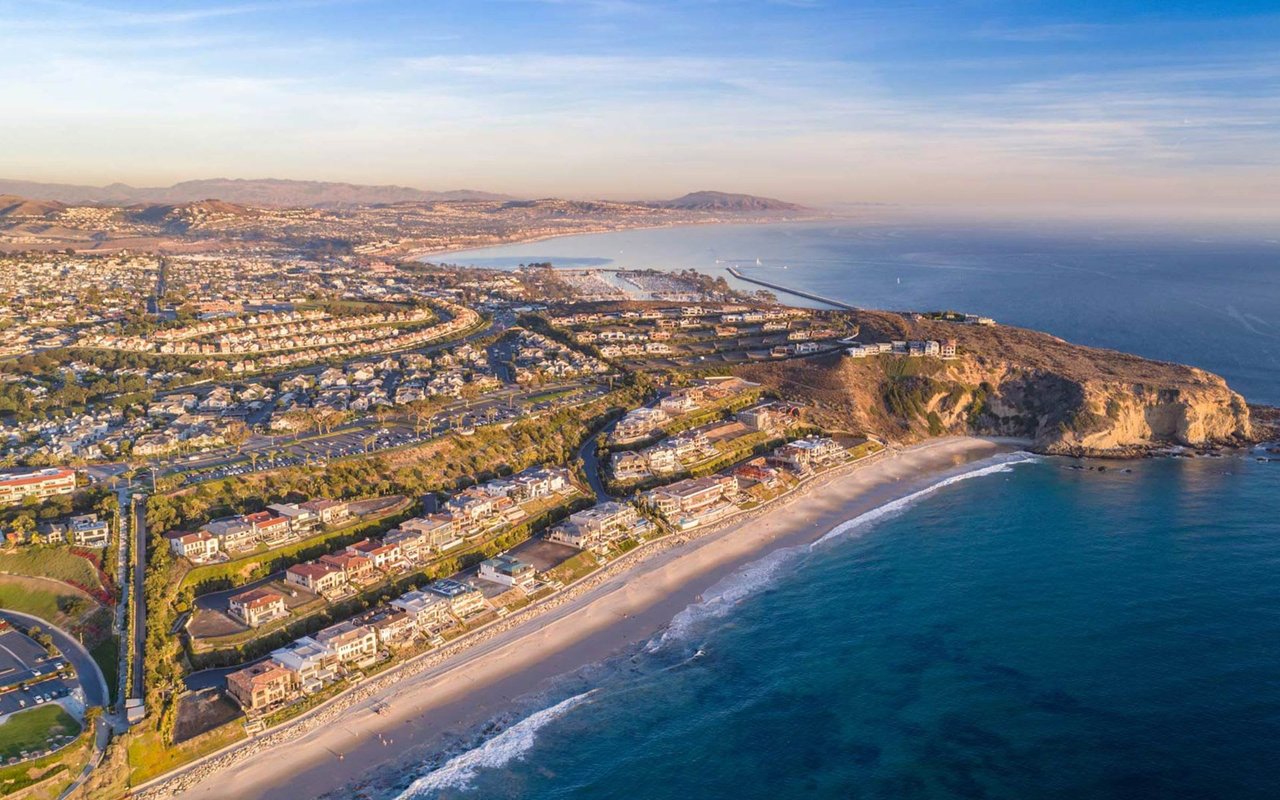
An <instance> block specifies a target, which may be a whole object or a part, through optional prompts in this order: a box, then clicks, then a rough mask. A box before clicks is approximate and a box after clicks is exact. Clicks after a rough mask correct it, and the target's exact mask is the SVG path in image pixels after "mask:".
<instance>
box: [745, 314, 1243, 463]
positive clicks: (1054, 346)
mask: <svg viewBox="0 0 1280 800" xmlns="http://www.w3.org/2000/svg"><path fill="white" fill-rule="evenodd" d="M859 321H860V323H861V325H862V335H861V337H860V338H862V339H864V340H868V341H883V340H887V339H938V340H942V339H954V340H956V341H957V344H958V349H959V352H960V357H959V358H957V359H956V360H954V361H942V360H940V359H935V358H905V357H890V356H877V357H871V358H867V359H850V358H844V357H829V358H825V359H815V360H803V361H802V360H795V361H788V362H782V363H778V364H770V365H761V366H756V367H749V368H746V369H745V370H744V374H745V375H746V376H747V377H750V378H753V379H759V380H762V381H764V382H766V383H768V384H771V385H774V386H777V387H778V388H779V389H781V390H782V391H783V392H784V393H785V394H787V395H788V396H797V397H800V398H804V399H807V400H808V401H809V402H810V403H811V405H812V406H813V413H814V415H815V417H816V418H817V421H820V422H821V423H823V424H825V425H828V426H832V427H835V428H843V429H846V430H850V431H858V432H865V433H872V434H876V435H880V436H883V437H886V438H889V439H893V440H897V441H914V440H918V439H921V438H925V437H928V436H937V435H943V434H953V433H981V434H996V435H1007V436H1019V437H1026V438H1030V439H1033V440H1034V441H1035V447H1036V449H1037V450H1040V451H1042V452H1048V453H1062V454H1077V455H1085V454H1090V455H1128V454H1137V453H1140V452H1143V451H1146V450H1150V449H1154V448H1160V447H1166V446H1169V445H1185V446H1190V447H1213V446H1223V445H1226V446H1229V445H1237V444H1243V443H1246V442H1249V441H1252V440H1253V439H1254V432H1253V429H1252V426H1251V424H1250V415H1249V409H1248V407H1247V405H1246V404H1245V402H1244V399H1243V398H1242V397H1240V395H1238V394H1236V393H1235V392H1233V391H1231V389H1230V388H1229V387H1228V386H1227V384H1226V382H1225V381H1224V380H1222V378H1220V377H1218V376H1216V375H1213V374H1211V373H1208V372H1205V371H1203V370H1199V369H1195V368H1193V367H1186V366H1182V365H1179V364H1168V363H1163V362H1155V361H1149V360H1146V359H1142V358H1138V357H1136V356H1132V355H1129V354H1126V353H1118V352H1114V351H1110V350H1100V349H1097V348H1088V347H1080V346H1077V345H1072V344H1068V343H1067V342H1064V341H1062V340H1061V339H1057V338H1055V337H1052V336H1049V335H1047V334H1043V333H1038V332H1035V331H1029V330H1023V329H1018V328H1008V327H1004V326H998V327H995V328H979V327H975V326H964V325H955V324H949V323H940V322H931V321H922V320H914V321H913V320H909V319H905V318H903V317H901V316H898V315H893V314H886V313H880V312H863V313H862V314H861V319H860V320H859Z"/></svg>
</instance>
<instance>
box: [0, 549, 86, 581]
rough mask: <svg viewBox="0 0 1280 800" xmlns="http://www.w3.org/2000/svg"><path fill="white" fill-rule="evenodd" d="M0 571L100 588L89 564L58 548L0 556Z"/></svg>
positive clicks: (20, 550) (28, 550)
mask: <svg viewBox="0 0 1280 800" xmlns="http://www.w3.org/2000/svg"><path fill="white" fill-rule="evenodd" d="M0 572H8V573H12V574H14V575H40V576H43V577H46V578H53V579H54V580H59V581H70V582H73V583H78V584H80V585H81V586H88V587H91V588H96V587H99V586H101V585H102V584H101V583H100V582H99V581H98V573H97V572H96V571H95V570H94V568H93V565H92V564H90V563H89V562H88V561H86V560H85V559H83V558H81V557H80V556H77V555H74V554H73V553H72V552H71V551H70V550H67V549H66V548H62V547H24V548H21V549H19V550H16V551H14V552H3V553H0Z"/></svg>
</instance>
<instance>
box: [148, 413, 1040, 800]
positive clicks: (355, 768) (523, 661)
mask: <svg viewBox="0 0 1280 800" xmlns="http://www.w3.org/2000/svg"><path fill="white" fill-rule="evenodd" d="M1016 449H1018V447H1017V444H1016V443H1013V442H1007V441H999V442H997V441H992V440H985V439H976V438H949V439H941V440H934V441H930V442H927V443H924V444H922V445H918V446H915V447H911V448H906V449H903V450H900V451H898V452H897V453H895V454H894V455H893V456H891V457H888V458H884V459H881V460H879V461H878V462H876V463H874V464H868V465H865V466H863V467H862V468H860V469H857V470H854V471H852V472H848V473H843V474H836V475H835V476H833V477H822V478H818V479H817V480H815V481H814V482H813V483H812V484H811V485H810V486H808V487H806V489H804V490H802V491H801V492H799V493H798V494H797V496H795V497H793V498H789V499H787V500H784V501H782V502H780V503H778V504H777V505H776V506H773V507H771V508H768V509H766V510H765V511H763V512H762V513H760V514H759V515H756V516H752V517H750V518H747V519H744V520H741V521H736V522H731V523H729V524H728V525H726V526H725V527H723V528H722V529H720V530H715V531H711V532H709V533H707V534H705V535H703V536H701V537H698V538H693V539H691V540H690V541H687V542H684V543H681V544H678V545H676V546H674V547H668V548H666V549H659V548H658V547H656V546H655V548H654V550H655V551H656V552H651V553H640V554H638V557H637V558H636V560H634V561H632V562H631V563H630V564H629V568H628V569H625V570H623V571H621V572H620V573H619V574H616V575H612V576H610V577H609V578H607V579H605V580H603V581H601V582H600V583H599V584H598V585H595V586H592V587H591V588H590V589H588V590H587V591H585V592H583V593H582V594H580V595H579V596H576V597H573V598H572V599H570V600H567V601H566V602H564V603H563V604H561V605H559V606H556V607H554V608H550V609H549V610H546V611H544V612H542V613H540V614H538V615H537V616H534V617H533V618H531V619H529V620H527V621H524V622H522V623H521V624H519V625H516V626H514V627H512V628H511V629H509V630H505V631H502V632H501V633H498V634H496V635H494V636H492V637H491V638H488V639H487V640H485V641H483V642H479V643H477V644H475V645H473V646H472V647H470V648H469V649H467V650H465V651H463V652H462V653H460V654H458V655H457V656H455V657H453V658H450V659H448V660H447V661H445V662H443V663H440V664H437V665H435V666H433V667H430V668H427V669H425V670H423V671H421V672H419V673H417V674H414V675H409V676H405V677H404V678H403V679H402V680H400V681H398V682H397V683H395V685H394V686H392V687H391V688H389V689H387V690H384V691H381V692H379V693H377V694H375V695H374V696H372V697H370V698H367V699H365V700H363V701H361V702H360V703H358V704H356V705H354V706H353V707H351V708H349V709H346V710H344V711H342V713H341V714H340V715H339V716H338V717H337V718H336V719H334V720H333V721H331V722H329V723H328V724H324V725H321V726H317V727H316V728H315V729H313V730H311V731H309V732H308V733H306V734H304V735H302V736H300V737H297V738H294V739H291V740H289V741H286V742H283V743H280V744H276V745H271V746H267V747H264V748H263V749H261V750H260V751H257V752H254V753H253V754H252V755H251V756H250V757H249V758H247V759H244V760H242V761H239V762H238V763H235V764H232V765H231V766H228V767H226V768H223V769H219V770H217V771H216V772H213V773H212V774H209V775H201V777H200V780H199V781H198V782H197V783H195V784H194V785H192V786H188V787H186V788H184V789H183V790H182V791H180V792H179V793H178V794H176V795H169V794H168V791H167V790H168V788H169V787H168V786H167V785H162V786H161V787H155V788H160V789H161V792H160V793H157V794H156V795H154V796H177V797H183V798H226V797H235V798H239V800H257V799H261V800H285V799H286V798H288V799H289V800H293V799H294V798H303V797H317V796H319V795H322V794H324V793H326V792H329V791H333V790H335V789H337V788H339V787H342V786H344V785H347V784H350V783H353V782H357V781H359V780H361V779H362V778H363V779H365V780H367V779H368V778H369V775H370V773H372V772H374V771H376V770H377V769H378V768H379V767H385V768H388V769H390V768H391V767H392V766H393V765H394V764H396V763H398V762H399V761H400V760H401V759H402V758H403V757H404V754H405V753H406V752H409V751H414V752H415V753H416V752H423V751H429V749H430V748H431V747H432V746H433V744H436V743H438V744H439V746H440V747H444V746H446V745H447V743H448V742H450V741H456V739H457V736H458V735H460V734H462V733H465V732H466V731H468V730H474V729H476V728H478V727H479V726H481V725H483V724H484V723H485V722H487V721H489V720H491V719H494V718H495V717H500V716H503V715H504V714H507V713H508V712H510V711H511V710H512V708H513V706H512V703H513V701H514V700H515V699H516V698H520V697H522V696H525V695H529V694H530V693H533V692H537V691H540V690H545V689H546V688H547V687H548V686H549V685H550V683H551V682H552V680H553V679H554V678H556V677H557V676H561V675H564V674H566V673H569V672H572V671H574V670H576V669H578V668H580V667H582V666H584V665H587V664H591V663H596V662H599V661H603V660H605V659H607V658H609V657H611V656H615V655H618V654H621V653H624V652H628V651H630V650H633V649H634V648H635V647H636V646H637V644H638V643H643V642H645V641H648V640H649V639H651V638H652V637H653V636H654V635H655V634H657V633H658V632H659V631H661V630H662V629H663V628H665V627H666V626H667V625H668V624H669V623H670V622H671V620H672V618H673V617H675V616H676V614H678V613H679V612H680V611H681V610H683V609H684V608H686V607H687V606H689V605H690V604H692V603H694V602H697V600H698V599H699V596H700V593H701V592H703V591H705V590H707V589H708V588H709V587H711V586H712V585H714V584H715V583H716V582H717V581H719V580H721V579H722V578H724V577H726V576H727V575H729V574H731V573H733V572H734V571H735V570H737V569H738V568H740V567H742V566H743V565H745V564H748V563H750V562H752V561H755V560H756V559H758V558H759V557H761V556H762V555H763V554H765V553H767V552H770V551H772V550H775V549H777V548H780V547H788V546H795V545H802V544H808V543H811V542H813V541H816V540H817V539H819V538H821V537H822V535H823V534H825V533H826V532H828V531H830V530H831V529H832V528H834V527H836V526H837V525H839V524H840V523H842V522H845V521H847V520H849V519H851V518H853V517H856V516H858V515H859V514H862V513H865V512H867V511H871V510H873V509H875V508H878V507H880V506H883V505H884V504H886V503H889V502H892V501H894V500H897V499H899V498H902V497H906V496H907V495H910V494H912V493H914V492H917V491H919V490H921V489H924V488H927V487H929V486H931V485H933V484H935V483H937V482H938V481H940V480H943V479H945V478H947V477H948V476H949V475H952V474H958V473H961V472H964V471H967V469H966V465H968V464H971V463H972V462H974V461H977V460H980V459H984V458H988V457H990V456H993V455H996V454H998V453H1004V452H1010V451H1013V450H1016ZM383 703H386V704H387V706H388V708H387V710H386V711H385V712H384V713H382V714H378V713H376V712H375V711H374V708H375V707H376V706H379V705H381V704H383ZM339 755H340V756H341V757H339ZM206 770H207V767H206ZM206 770H201V769H199V767H197V768H196V769H195V770H194V771H190V770H189V771H188V779H190V777H191V776H193V775H197V774H200V773H202V772H204V771H206ZM179 774H181V773H179ZM184 782H185V781H184ZM148 795H149V796H152V793H151V792H148Z"/></svg>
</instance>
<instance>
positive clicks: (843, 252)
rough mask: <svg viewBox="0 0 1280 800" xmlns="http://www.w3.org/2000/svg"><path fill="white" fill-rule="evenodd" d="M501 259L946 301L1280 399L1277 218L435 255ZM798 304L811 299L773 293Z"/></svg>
mask: <svg viewBox="0 0 1280 800" xmlns="http://www.w3.org/2000/svg"><path fill="white" fill-rule="evenodd" d="M433 260H439V261H445V262H448V263H456V264H470V265H476V266H486V267H498V268H514V267H516V266H518V265H520V264H526V263H536V262H545V261H550V262H552V263H553V264H555V265H557V266H563V267H589V266H598V267H626V268H632V267H635V268H655V269H673V270H679V269H689V268H693V269H698V270H700V271H702V272H706V273H708V274H712V275H723V276H725V277H726V278H728V279H729V281H730V283H731V284H732V285H735V286H736V287H738V288H743V289H747V290H755V289H758V288H760V287H758V286H755V285H753V284H750V283H743V282H739V281H735V280H733V279H732V278H730V277H729V276H728V274H727V273H726V272H725V267H728V266H736V267H737V268H738V269H739V270H741V271H742V272H743V273H744V274H746V275H748V276H751V277H756V278H760V279H763V280H766V281H769V282H771V283H778V284H782V285H784V286H790V287H793V288H798V289H804V290H807V291H810V292H815V293H817V294H820V295H822V296H825V297H831V298H833V299H836V300H842V301H844V302H848V303H853V304H855V305H858V306H862V307H865V308H884V309H892V310H917V311H918V310H935V309H950V310H958V311H966V312H968V313H973V314H983V315H986V316H992V317H995V318H996V319H997V320H998V321H1000V322H1005V323H1008V324H1011V325H1021V326H1025V327H1031V328H1036V329H1039V330H1044V331H1048V332H1049V333H1052V334H1054V335H1056V336H1060V337H1062V338H1063V339H1066V340H1068V341H1072V342H1077V343H1079V344H1087V345H1095V346H1099V347H1110V348H1114V349H1117V350H1125V351H1128V352H1132V353H1137V354H1138V355H1142V356H1146V357H1148V358H1155V359H1162V360H1168V361H1177V362H1179V363H1184V364H1191V365H1194V366H1198V367H1203V368H1204V369H1208V370H1210V371H1213V372H1216V373H1218V374H1220V375H1222V376H1223V377H1224V378H1226V379H1227V381H1228V382H1229V383H1230V384H1231V385H1232V387H1234V388H1235V389H1236V390H1237V391H1239V392H1240V393H1242V394H1243V395H1244V396H1245V397H1246V398H1248V399H1249V400H1250V401H1253V402H1259V403H1270V404H1277V405H1280V226H1275V225H1273V226H1270V227H1262V226H1257V225H1246V224H1243V223H1242V224H1238V225H1224V224H1220V223H1218V224H1210V223H1180V224H1178V225H1172V224H1171V225H1167V226H1159V225H1154V224H1150V223H1148V224H1143V225H1137V224H1127V225H1121V224H1118V223H1107V224H1103V223H1085V222H1074V223H1066V222H1054V223H1049V222H1037V223H1031V222H1002V223H994V222H983V223H980V224H975V223H965V222H958V221H947V222H939V221H919V220H905V221H904V220H889V221H879V222H873V221H864V222H852V221H843V222H804V223H791V224H781V225H708V226H692V227H683V228H661V229H654V230H638V231H626V232H621V233H609V234H596V235H589V236H570V237H564V238H559V239H548V240H545V241H541V242H532V243H528V244H518V245H509V246H506V247H494V248H488V249H484V250H472V251H467V252H462V253H453V254H448V255H445V256H439V257H437V258H436V259H433ZM779 299H781V300H783V301H784V302H788V303H793V304H797V305H806V304H807V305H812V303H811V302H810V301H807V300H802V299H799V298H795V297H787V296H780V298H779Z"/></svg>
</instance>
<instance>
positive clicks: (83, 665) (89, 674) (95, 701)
mask: <svg viewBox="0 0 1280 800" xmlns="http://www.w3.org/2000/svg"><path fill="white" fill-rule="evenodd" d="M0 617H3V618H4V619H6V620H8V621H9V622H10V623H12V624H14V625H21V626H22V627H24V628H27V627H30V626H32V625H39V626H40V629H41V630H43V631H46V632H48V634H49V635H50V636H51V637H53V643H54V644H55V645H57V646H58V649H59V650H61V651H62V655H64V656H66V658H67V661H70V662H71V666H73V667H75V668H76V675H77V676H78V677H79V678H80V685H81V687H83V688H84V698H85V702H86V703H87V704H88V705H91V706H106V705H107V702H108V699H109V697H110V695H109V693H108V692H107V679H106V678H105V677H103V675H102V670H101V669H100V668H99V667H98V662H96V661H94V660H93V656H91V655H89V651H88V650H86V649H85V647H84V645H82V644H80V640H78V639H76V637H74V636H72V635H71V634H69V633H67V632H66V631H64V630H62V629H61V628H59V627H57V626H55V625H54V624H53V623H51V622H48V621H47V620H43V619H40V618H39V617H33V616H31V615H30V614H23V613H22V612H20V611H11V610H9V609H7V608H6V609H3V610H0Z"/></svg>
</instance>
